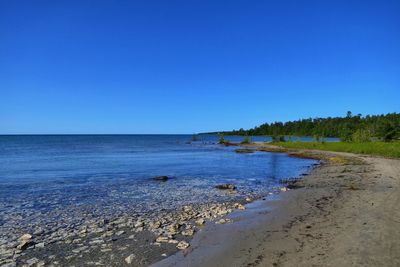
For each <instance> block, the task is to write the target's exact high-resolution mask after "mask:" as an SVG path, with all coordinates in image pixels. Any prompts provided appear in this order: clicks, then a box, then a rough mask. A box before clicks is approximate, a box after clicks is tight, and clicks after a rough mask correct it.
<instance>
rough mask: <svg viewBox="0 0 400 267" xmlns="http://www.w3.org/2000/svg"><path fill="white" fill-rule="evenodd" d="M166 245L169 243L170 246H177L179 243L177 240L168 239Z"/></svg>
mask: <svg viewBox="0 0 400 267" xmlns="http://www.w3.org/2000/svg"><path fill="white" fill-rule="evenodd" d="M168 243H170V244H177V243H179V241H178V240H175V239H170V240H169V241H168Z"/></svg>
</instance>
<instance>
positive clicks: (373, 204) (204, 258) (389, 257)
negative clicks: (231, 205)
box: [154, 151, 400, 267]
mask: <svg viewBox="0 0 400 267" xmlns="http://www.w3.org/2000/svg"><path fill="white" fill-rule="evenodd" d="M307 153H312V154H313V156H316V157H322V158H326V159H329V158H330V159H333V160H330V161H327V162H325V163H324V164H322V165H321V166H320V167H318V168H316V169H315V170H314V171H313V172H312V173H311V174H310V175H307V176H306V177H305V178H304V185H305V187H304V188H300V189H295V190H290V191H287V192H283V193H282V194H280V195H279V199H276V197H273V196H271V197H267V198H266V199H265V200H260V201H257V202H254V203H251V204H249V205H247V209H246V210H245V211H244V212H234V213H233V214H231V215H230V218H232V219H233V220H234V222H233V223H229V224H225V225H215V224H208V225H207V226H206V227H205V228H204V229H202V230H201V231H200V232H199V233H198V234H196V236H195V237H194V239H193V240H192V241H191V247H190V249H187V250H186V251H183V252H178V253H177V254H175V255H173V256H171V257H168V258H166V259H164V260H163V261H160V262H158V263H156V264H154V266H219V267H222V266H230V267H232V266H400V160H398V159H385V158H377V157H368V156H359V155H353V154H347V153H333V152H321V151H318V152H315V151H314V152H310V151H308V152H307ZM343 156H344V157H346V158H347V160H346V161H344V162H343V161H341V160H340V158H341V157H343ZM359 159H362V161H363V162H364V164H360V161H359Z"/></svg>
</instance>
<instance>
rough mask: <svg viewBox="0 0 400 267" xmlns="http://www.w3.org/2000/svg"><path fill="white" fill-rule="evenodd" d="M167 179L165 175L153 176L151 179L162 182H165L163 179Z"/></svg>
mask: <svg viewBox="0 0 400 267" xmlns="http://www.w3.org/2000/svg"><path fill="white" fill-rule="evenodd" d="M168 179H169V177H168V176H166V175H162V176H156V177H153V180H156V181H162V182H165V181H167V180H168Z"/></svg>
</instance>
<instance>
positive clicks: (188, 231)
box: [182, 229, 194, 236]
mask: <svg viewBox="0 0 400 267" xmlns="http://www.w3.org/2000/svg"><path fill="white" fill-rule="evenodd" d="M193 234H194V230H193V229H187V230H184V231H182V235H185V236H192V235H193Z"/></svg>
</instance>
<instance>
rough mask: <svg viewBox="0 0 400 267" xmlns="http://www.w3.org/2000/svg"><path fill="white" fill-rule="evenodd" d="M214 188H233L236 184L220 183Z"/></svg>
mask: <svg viewBox="0 0 400 267" xmlns="http://www.w3.org/2000/svg"><path fill="white" fill-rule="evenodd" d="M215 188H217V189H220V190H235V189H236V186H235V185H234V184H220V185H217V186H215Z"/></svg>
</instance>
